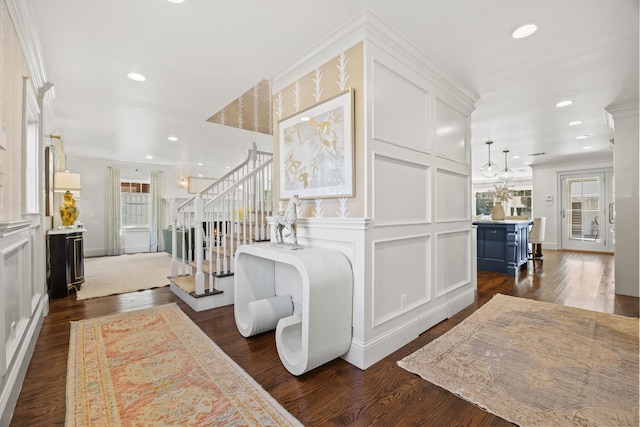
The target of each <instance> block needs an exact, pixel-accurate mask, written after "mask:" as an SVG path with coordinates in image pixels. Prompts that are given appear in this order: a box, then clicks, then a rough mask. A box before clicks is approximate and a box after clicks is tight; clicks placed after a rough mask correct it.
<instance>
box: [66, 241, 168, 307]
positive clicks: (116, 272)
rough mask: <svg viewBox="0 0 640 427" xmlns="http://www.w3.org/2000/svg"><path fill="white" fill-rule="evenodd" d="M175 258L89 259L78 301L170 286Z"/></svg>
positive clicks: (162, 254) (146, 255) (161, 254)
mask: <svg viewBox="0 0 640 427" xmlns="http://www.w3.org/2000/svg"><path fill="white" fill-rule="evenodd" d="M169 275H171V255H169V254H168V253H166V252H150V253H137V254H125V255H118V256H103V257H96V258H85V260H84V279H85V282H84V283H83V284H82V286H81V287H80V290H79V291H77V292H76V298H77V300H78V301H80V300H85V299H90V298H98V297H104V296H107V295H118V294H123V293H127V292H134V291H141V290H144V289H151V288H161V287H164V286H168V285H169V279H167V276H169Z"/></svg>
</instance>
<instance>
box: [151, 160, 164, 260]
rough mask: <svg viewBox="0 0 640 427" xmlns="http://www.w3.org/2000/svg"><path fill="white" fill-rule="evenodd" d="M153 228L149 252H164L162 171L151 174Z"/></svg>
mask: <svg viewBox="0 0 640 427" xmlns="http://www.w3.org/2000/svg"><path fill="white" fill-rule="evenodd" d="M150 191H151V227H150V229H149V252H162V251H163V250H164V240H163V238H162V227H163V225H164V218H163V216H164V215H163V213H164V209H163V208H162V171H152V172H151V186H150Z"/></svg>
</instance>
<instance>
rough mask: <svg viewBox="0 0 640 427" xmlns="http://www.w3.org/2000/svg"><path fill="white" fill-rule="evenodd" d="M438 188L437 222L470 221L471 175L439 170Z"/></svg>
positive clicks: (437, 175)
mask: <svg viewBox="0 0 640 427" xmlns="http://www.w3.org/2000/svg"><path fill="white" fill-rule="evenodd" d="M436 186H437V189H436V200H435V203H436V220H437V221H463V220H468V219H470V205H471V200H470V197H471V196H470V193H471V191H470V188H471V179H470V177H469V175H467V174H459V173H456V172H452V171H449V170H445V169H440V168H438V169H437V171H436Z"/></svg>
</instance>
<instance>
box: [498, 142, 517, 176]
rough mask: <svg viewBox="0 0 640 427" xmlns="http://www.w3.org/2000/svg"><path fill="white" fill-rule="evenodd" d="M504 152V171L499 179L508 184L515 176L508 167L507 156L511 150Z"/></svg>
mask: <svg viewBox="0 0 640 427" xmlns="http://www.w3.org/2000/svg"><path fill="white" fill-rule="evenodd" d="M502 152H503V153H504V169H502V170H501V171H500V173H499V174H498V178H500V179H501V180H502V181H504V182H505V183H507V182H509V181H511V180H512V179H513V175H514V174H513V170H512V169H509V166H508V165H507V154H509V150H503V151H502Z"/></svg>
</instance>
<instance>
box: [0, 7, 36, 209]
mask: <svg viewBox="0 0 640 427" xmlns="http://www.w3.org/2000/svg"><path fill="white" fill-rule="evenodd" d="M28 75H29V71H28V68H27V62H26V59H25V57H24V53H23V51H22V49H21V47H20V43H19V41H18V36H17V34H16V32H15V29H14V27H13V23H12V22H11V18H10V16H9V12H8V10H7V8H6V5H5V3H4V2H0V127H2V130H4V132H5V135H4V136H2V138H3V142H4V143H6V150H5V149H3V148H0V220H16V219H22V213H23V206H22V205H23V193H24V184H23V180H24V178H23V171H22V152H23V147H22V145H23V144H22V140H23V138H22V109H23V107H22V93H23V76H28ZM2 130H0V132H2Z"/></svg>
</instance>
